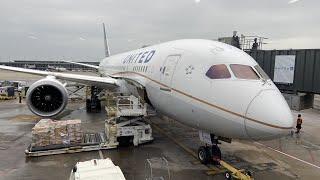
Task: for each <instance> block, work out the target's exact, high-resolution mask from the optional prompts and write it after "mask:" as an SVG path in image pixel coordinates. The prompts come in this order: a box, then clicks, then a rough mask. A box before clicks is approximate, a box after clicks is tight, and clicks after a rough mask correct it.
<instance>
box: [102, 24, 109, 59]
mask: <svg viewBox="0 0 320 180" xmlns="http://www.w3.org/2000/svg"><path fill="white" fill-rule="evenodd" d="M102 26H103V37H104V53H105V56H106V57H109V56H110V49H109V44H108V39H107V34H106V27H105V25H104V23H102Z"/></svg>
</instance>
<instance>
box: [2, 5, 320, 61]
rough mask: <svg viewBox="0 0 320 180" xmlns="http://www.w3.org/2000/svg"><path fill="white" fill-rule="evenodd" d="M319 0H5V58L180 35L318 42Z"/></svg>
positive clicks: (91, 57) (73, 54) (74, 53)
mask: <svg viewBox="0 0 320 180" xmlns="http://www.w3.org/2000/svg"><path fill="white" fill-rule="evenodd" d="M319 7H320V1H319V0H90V1H89V0H73V1H72V0H1V1H0V61H5V60H8V59H9V57H10V59H11V60H12V59H37V60H59V59H62V58H65V59H72V60H76V61H86V60H87V61H99V60H100V59H101V58H103V56H104V51H103V39H102V37H103V34H102V27H101V23H102V22H105V23H106V24H107V31H108V32H107V33H108V36H109V43H110V51H111V53H112V54H115V53H120V52H124V51H127V50H131V49H136V48H139V47H141V46H142V45H144V44H156V43H160V42H165V41H169V40H175V39H182V38H203V39H217V38H218V37H224V36H231V35H232V31H233V30H237V31H238V33H239V34H244V35H259V36H264V37H268V38H269V40H268V42H269V44H268V45H266V46H265V48H266V49H289V48H320V36H319V33H320V10H319Z"/></svg>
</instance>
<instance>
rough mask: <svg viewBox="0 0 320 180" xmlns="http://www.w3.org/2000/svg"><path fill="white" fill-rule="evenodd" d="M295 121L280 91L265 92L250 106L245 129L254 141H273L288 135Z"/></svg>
mask: <svg viewBox="0 0 320 180" xmlns="http://www.w3.org/2000/svg"><path fill="white" fill-rule="evenodd" d="M293 124H294V121H293V117H292V113H291V110H290V108H289V106H288V104H287V102H286V100H285V99H284V98H283V96H282V94H281V93H280V92H279V91H278V90H263V91H261V92H260V93H259V94H258V95H257V96H256V97H255V98H254V99H253V100H252V101H251V103H250V104H249V106H248V108H247V112H246V119H245V128H246V132H247V134H248V136H249V137H250V138H252V139H256V140H258V139H273V138H278V137H281V136H285V135H288V134H289V133H290V131H291V130H292V127H293Z"/></svg>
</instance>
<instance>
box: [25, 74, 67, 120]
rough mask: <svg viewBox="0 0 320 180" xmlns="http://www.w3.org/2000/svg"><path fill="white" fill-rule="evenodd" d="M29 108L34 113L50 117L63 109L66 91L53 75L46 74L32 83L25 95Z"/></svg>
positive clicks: (65, 101) (65, 103)
mask: <svg viewBox="0 0 320 180" xmlns="http://www.w3.org/2000/svg"><path fill="white" fill-rule="evenodd" d="M26 98H27V104H28V107H29V109H30V110H31V111H32V112H33V113H34V114H36V115H38V116H42V117H52V116H55V115H57V114H59V113H60V112H62V111H63V110H64V108H65V107H66V105H67V103H68V91H67V89H66V88H65V85H63V84H62V83H61V82H59V81H58V80H56V79H55V77H52V76H48V77H46V78H44V79H41V80H39V81H37V82H35V83H33V84H32V85H31V86H30V87H29V89H28V92H27V95H26Z"/></svg>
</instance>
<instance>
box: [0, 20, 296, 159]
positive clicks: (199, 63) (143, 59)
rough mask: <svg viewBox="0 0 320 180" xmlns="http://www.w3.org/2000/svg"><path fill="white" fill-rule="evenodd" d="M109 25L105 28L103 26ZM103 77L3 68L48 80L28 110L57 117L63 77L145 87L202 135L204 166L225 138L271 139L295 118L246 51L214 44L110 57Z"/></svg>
mask: <svg viewBox="0 0 320 180" xmlns="http://www.w3.org/2000/svg"><path fill="white" fill-rule="evenodd" d="M103 28H104V25H103ZM104 37H105V39H104V40H105V55H106V58H104V59H102V60H101V62H100V64H99V66H94V65H87V64H82V63H76V62H71V63H75V64H80V65H84V66H88V67H91V68H94V69H97V70H98V72H99V74H100V76H88V75H76V74H68V73H61V72H46V71H39V70H33V69H23V68H16V67H9V66H0V69H3V70H9V71H15V72H22V73H29V74H35V75H41V76H45V78H43V79H41V80H39V81H37V82H35V83H34V84H32V85H31V86H30V88H29V90H28V93H27V105H28V107H29V109H30V110H31V111H32V112H33V113H34V114H36V115H39V116H43V117H52V116H55V115H57V114H59V113H61V112H62V111H63V110H64V108H65V107H66V105H67V102H68V93H67V90H66V88H65V85H66V84H63V83H62V82H61V81H59V80H67V81H72V82H77V83H82V84H85V85H90V86H96V87H99V88H104V89H112V90H114V91H118V92H121V93H123V94H136V95H138V94H139V93H138V91H139V90H142V91H144V93H145V98H146V101H147V102H148V103H149V104H150V105H151V106H152V107H154V108H155V109H156V110H157V111H158V112H160V113H162V114H164V115H167V116H168V117H171V118H173V119H175V120H177V121H180V122H181V123H183V124H186V125H188V126H191V127H193V128H196V129H198V130H199V137H200V140H201V141H203V142H205V144H206V145H205V146H201V147H199V149H198V158H199V160H200V161H201V163H203V164H207V163H209V162H212V160H218V159H221V151H220V149H219V147H218V144H219V140H222V141H227V142H231V139H249V140H252V139H253V140H266V139H274V138H279V137H282V136H285V135H287V134H289V133H290V131H291V130H292V128H293V123H294V122H293V117H292V114H291V111H290V108H289V107H288V104H287V103H286V101H285V99H284V97H283V96H282V94H281V93H280V91H279V90H278V88H277V87H276V86H275V85H274V83H273V82H272V81H271V79H270V78H269V77H268V76H267V74H266V73H265V72H264V71H263V70H262V68H261V67H260V66H259V65H258V64H257V62H256V61H255V60H254V59H253V58H252V57H251V56H249V55H248V54H247V53H245V52H244V51H242V50H240V49H238V48H235V47H233V46H230V45H228V44H224V43H221V42H217V41H212V40H204V39H182V40H175V41H169V42H165V43H161V44H158V45H152V46H147V47H144V48H140V49H137V50H133V51H129V52H125V53H121V54H117V55H113V56H109V52H110V51H109V46H108V42H107V39H106V34H105V28H104Z"/></svg>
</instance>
